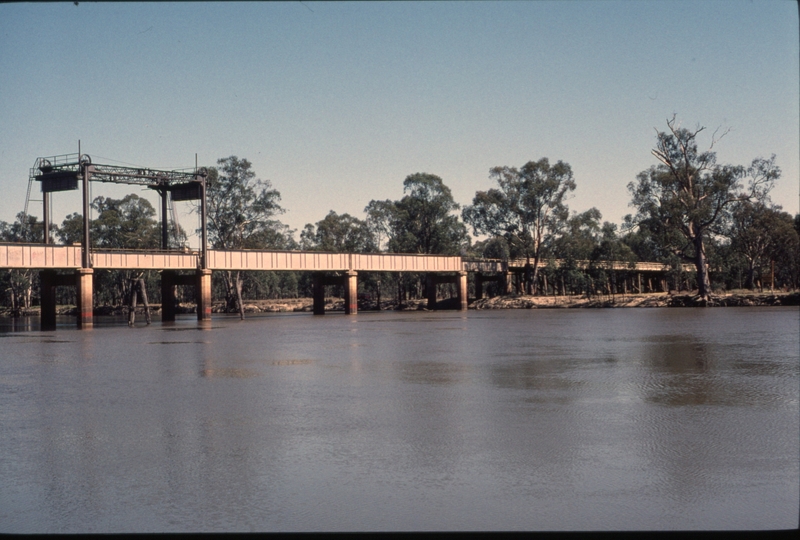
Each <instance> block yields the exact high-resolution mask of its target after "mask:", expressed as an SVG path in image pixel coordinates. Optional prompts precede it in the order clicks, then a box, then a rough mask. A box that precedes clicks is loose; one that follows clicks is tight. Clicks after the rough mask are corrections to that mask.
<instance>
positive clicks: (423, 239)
mask: <svg viewBox="0 0 800 540" xmlns="http://www.w3.org/2000/svg"><path fill="white" fill-rule="evenodd" d="M403 193H404V196H403V198H402V199H400V200H397V201H391V200H388V199H386V200H373V201H370V203H369V204H368V205H367V206H366V208H365V209H364V211H365V212H366V214H367V225H368V227H369V228H370V230H371V231H372V233H373V235H374V238H375V243H376V244H377V246H378V247H383V246H384V245H385V249H386V250H387V251H389V252H394V253H424V254H440V255H459V254H462V253H465V252H466V251H467V250H468V249H469V245H470V239H469V234H468V233H467V228H466V226H465V225H464V223H462V222H461V220H460V219H459V217H458V214H457V213H456V211H457V210H459V208H460V206H459V205H458V203H456V202H455V200H454V199H453V194H452V192H451V191H450V188H449V187H447V185H445V183H444V181H443V180H442V179H441V178H440V177H438V176H436V175H434V174H428V173H416V174H411V175H409V176H407V177H406V179H405V180H404V181H403ZM384 239H385V240H384ZM391 279H392V280H393V281H396V284H397V287H398V301H400V302H402V298H403V297H404V296H405V295H406V293H407V292H408V290H409V288H410V285H411V284H414V283H415V284H416V285H415V286H416V289H417V291H418V293H421V290H422V279H421V277H420V276H410V275H406V274H401V275H397V276H392V277H391Z"/></svg>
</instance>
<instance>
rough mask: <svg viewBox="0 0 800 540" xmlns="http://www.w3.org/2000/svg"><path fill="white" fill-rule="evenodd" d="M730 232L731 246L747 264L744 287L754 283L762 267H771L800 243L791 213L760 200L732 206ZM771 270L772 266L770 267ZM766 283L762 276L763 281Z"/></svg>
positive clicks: (751, 285) (750, 287)
mask: <svg viewBox="0 0 800 540" xmlns="http://www.w3.org/2000/svg"><path fill="white" fill-rule="evenodd" d="M730 214H731V217H730V220H729V226H728V234H729V237H730V242H731V248H732V249H733V251H734V252H736V253H739V254H741V255H742V256H743V257H744V259H745V261H746V263H747V278H746V280H745V287H747V288H748V289H752V288H753V287H754V286H755V276H756V272H757V271H758V272H759V274H760V273H761V271H762V268H764V267H769V266H770V263H772V262H774V261H775V260H777V259H786V261H787V262H790V261H791V259H792V257H791V256H789V257H786V256H784V252H786V251H787V250H789V251H792V249H791V248H792V246H793V245H794V244H796V243H797V240H796V237H797V232H796V231H795V230H794V227H793V220H792V216H791V215H789V214H787V213H786V212H781V211H780V207H772V208H771V207H769V206H767V205H766V204H764V203H763V202H761V201H755V202H753V201H740V202H737V203H736V204H734V205H733V209H732V211H731V213H730ZM770 270H771V268H770ZM760 281H762V283H763V279H762V280H760Z"/></svg>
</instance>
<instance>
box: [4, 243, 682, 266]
mask: <svg viewBox="0 0 800 540" xmlns="http://www.w3.org/2000/svg"><path fill="white" fill-rule="evenodd" d="M91 261H92V267H93V268H98V269H116V270H126V269H131V270H132V269H139V270H165V269H169V270H195V269H197V268H198V267H199V263H200V253H199V252H197V251H159V250H148V251H134V250H92V251H91ZM553 262H554V263H555V264H556V266H558V265H560V264H561V263H562V261H560V260H558V259H556V260H554V261H553ZM548 263H549V261H546V260H543V261H539V267H540V268H542V267H545V266H547V265H548ZM576 265H577V267H578V268H579V269H582V270H585V269H587V268H589V267H590V261H576ZM80 266H81V247H80V246H56V245H44V244H12V243H0V268H14V269H64V270H68V269H77V268H80ZM207 266H208V268H209V269H211V270H260V271H264V270H273V271H287V270H289V271H290V270H295V271H327V272H337V271H338V272H342V271H356V272H464V271H466V272H485V273H494V272H504V271H508V270H512V271H513V270H517V271H518V270H520V269H522V268H524V266H525V260H524V259H516V260H511V261H508V262H507V263H505V262H503V261H500V260H497V259H462V258H461V257H458V256H452V257H451V256H444V255H415V254H397V253H327V252H317V251H260V250H213V249H212V250H209V251H208V265H207ZM594 266H595V267H596V268H607V269H613V270H630V271H635V272H664V271H668V270H669V269H670V268H669V266H668V265H665V264H662V263H655V262H637V263H635V264H633V265H630V264H629V263H626V262H622V261H604V262H595V263H594ZM683 266H684V270H685V271H693V270H694V267H693V266H692V265H689V264H687V265H683Z"/></svg>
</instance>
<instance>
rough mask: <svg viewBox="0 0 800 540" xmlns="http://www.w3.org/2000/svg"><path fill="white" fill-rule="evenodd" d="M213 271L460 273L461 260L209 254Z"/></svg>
mask: <svg viewBox="0 0 800 540" xmlns="http://www.w3.org/2000/svg"><path fill="white" fill-rule="evenodd" d="M208 268H210V269H211V270H298V271H304V270H305V271H327V272H337V271H338V272H343V271H348V270H353V271H361V272H459V271H461V270H462V265H461V257H458V256H455V257H451V256H440V255H417V254H402V253H332V252H323V251H261V250H213V249H212V250H209V251H208Z"/></svg>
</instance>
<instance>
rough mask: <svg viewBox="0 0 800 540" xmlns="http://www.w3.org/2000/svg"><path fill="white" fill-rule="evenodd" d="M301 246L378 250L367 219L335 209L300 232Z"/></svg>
mask: <svg viewBox="0 0 800 540" xmlns="http://www.w3.org/2000/svg"><path fill="white" fill-rule="evenodd" d="M300 246H301V248H302V249H305V250H312V251H333V252H339V253H369V252H374V251H377V250H378V246H377V244H376V242H375V239H374V235H373V233H372V231H371V230H370V227H369V225H368V224H367V222H366V221H361V220H360V219H358V218H354V217H353V216H351V215H350V214H341V215H339V214H337V213H336V212H334V211H333V210H331V211H330V212H329V213H328V215H327V216H325V219H323V220H322V221H318V222H317V223H316V225H312V224H311V223H308V224H306V226H305V229H304V230H303V232H302V233H300Z"/></svg>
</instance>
